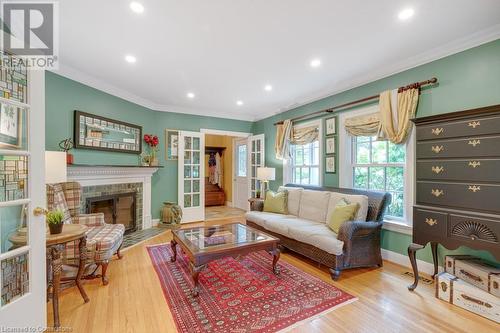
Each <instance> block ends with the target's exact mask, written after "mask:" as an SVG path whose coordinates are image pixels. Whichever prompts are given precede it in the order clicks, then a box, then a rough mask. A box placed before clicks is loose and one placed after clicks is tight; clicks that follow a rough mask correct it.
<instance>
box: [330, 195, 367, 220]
mask: <svg viewBox="0 0 500 333" xmlns="http://www.w3.org/2000/svg"><path fill="white" fill-rule="evenodd" d="M342 199H345V200H346V201H347V202H348V203H350V204H353V203H358V204H359V209H358V213H357V214H356V216H355V217H354V220H355V221H366V216H367V215H368V197H367V196H366V195H359V194H344V193H339V192H331V194H330V202H329V203H328V213H327V219H330V217H331V215H332V213H333V211H334V209H335V206H337V203H339V201H340V200H342Z"/></svg>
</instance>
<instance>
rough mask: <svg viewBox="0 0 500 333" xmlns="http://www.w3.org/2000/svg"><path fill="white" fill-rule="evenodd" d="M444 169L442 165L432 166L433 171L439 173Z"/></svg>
mask: <svg viewBox="0 0 500 333" xmlns="http://www.w3.org/2000/svg"><path fill="white" fill-rule="evenodd" d="M443 171H444V167H442V166H433V167H432V172H434V173H435V174H438V175H439V174H440V173H441V172H443Z"/></svg>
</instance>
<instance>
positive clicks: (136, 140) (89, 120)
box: [74, 110, 142, 154]
mask: <svg viewBox="0 0 500 333" xmlns="http://www.w3.org/2000/svg"><path fill="white" fill-rule="evenodd" d="M74 130H75V133H74V136H75V137H74V143H75V148H79V149H96V150H107V151H115V152H122V153H131V154H140V153H141V152H142V126H138V125H134V124H129V123H126V122H123V121H120V120H114V119H110V118H105V117H101V116H98V115H95V114H90V113H87V112H82V111H78V110H75V128H74Z"/></svg>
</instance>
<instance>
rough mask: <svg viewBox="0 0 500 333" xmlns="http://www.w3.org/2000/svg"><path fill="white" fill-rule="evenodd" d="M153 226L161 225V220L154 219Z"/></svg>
mask: <svg viewBox="0 0 500 333" xmlns="http://www.w3.org/2000/svg"><path fill="white" fill-rule="evenodd" d="M151 224H152V225H153V227H156V226H158V224H160V219H152V220H151Z"/></svg>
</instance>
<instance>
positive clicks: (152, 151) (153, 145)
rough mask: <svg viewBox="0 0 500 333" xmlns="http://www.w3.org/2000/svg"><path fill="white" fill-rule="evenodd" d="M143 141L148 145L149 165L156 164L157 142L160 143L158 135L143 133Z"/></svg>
mask: <svg viewBox="0 0 500 333" xmlns="http://www.w3.org/2000/svg"><path fill="white" fill-rule="evenodd" d="M144 142H146V144H147V145H148V146H149V156H148V160H149V165H151V166H156V165H158V158H157V157H156V154H157V153H158V144H159V143H160V140H159V139H158V136H156V135H153V134H144Z"/></svg>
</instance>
